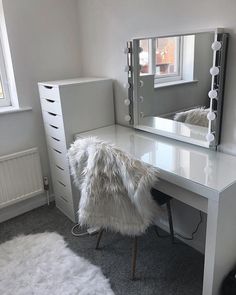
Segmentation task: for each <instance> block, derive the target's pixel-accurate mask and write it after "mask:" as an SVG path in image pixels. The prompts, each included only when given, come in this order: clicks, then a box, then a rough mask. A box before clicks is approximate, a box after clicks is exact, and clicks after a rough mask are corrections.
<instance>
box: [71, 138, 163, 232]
mask: <svg viewBox="0 0 236 295" xmlns="http://www.w3.org/2000/svg"><path fill="white" fill-rule="evenodd" d="M68 158H69V162H70V168H71V174H72V176H73V178H74V182H75V185H76V186H77V187H78V188H79V190H80V194H81V196H80V202H79V211H78V217H79V223H80V224H81V225H88V226H97V227H103V228H105V229H110V230H113V231H116V232H120V233H122V234H127V235H131V236H133V235H140V234H142V233H143V232H144V231H145V230H146V229H147V227H148V226H149V225H150V224H151V223H152V222H153V221H154V219H155V218H156V217H157V215H158V213H159V212H160V211H161V210H160V208H159V206H158V205H157V204H156V202H155V201H154V200H153V199H152V196H151V194H150V189H151V188H152V187H153V186H154V184H155V183H156V181H157V171H156V170H155V169H154V168H153V167H151V166H147V165H146V164H144V163H142V162H140V161H138V160H136V159H134V158H132V157H131V156H130V155H128V154H127V153H124V152H122V151H121V150H119V149H117V148H115V147H114V146H113V145H111V144H108V143H106V142H102V141H99V140H97V139H96V138H86V139H79V140H76V141H75V142H74V144H72V145H71V147H70V149H69V152H68Z"/></svg>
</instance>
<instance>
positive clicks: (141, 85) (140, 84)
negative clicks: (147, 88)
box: [139, 80, 144, 88]
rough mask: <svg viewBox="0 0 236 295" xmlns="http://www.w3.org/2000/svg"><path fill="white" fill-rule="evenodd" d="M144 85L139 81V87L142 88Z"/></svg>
mask: <svg viewBox="0 0 236 295" xmlns="http://www.w3.org/2000/svg"><path fill="white" fill-rule="evenodd" d="M143 85H144V82H143V81H142V80H140V81H139V87H140V88H142V87H143Z"/></svg>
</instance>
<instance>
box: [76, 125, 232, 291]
mask: <svg viewBox="0 0 236 295" xmlns="http://www.w3.org/2000/svg"><path fill="white" fill-rule="evenodd" d="M88 136H96V137H98V138H100V139H102V140H105V141H108V142H110V143H113V144H115V145H116V146H117V147H119V148H120V149H122V150H124V151H126V152H128V153H130V154H131V155H133V156H135V157H136V158H138V159H140V160H141V161H143V162H146V163H148V164H150V165H153V166H154V167H156V168H157V169H158V170H159V172H160V174H159V178H160V179H161V181H160V183H159V186H158V185H157V189H159V190H160V191H163V192H165V193H167V194H169V195H171V196H172V197H173V198H176V199H177V200H180V201H181V202H183V203H186V204H188V205H190V206H192V207H194V208H197V209H199V210H201V211H203V212H205V213H207V235H206V247H205V249H206V250H205V266H204V280H203V293H202V294H203V295H219V294H220V293H219V292H220V285H221V283H222V280H223V278H224V277H225V275H226V274H227V273H228V272H229V271H230V270H231V269H232V267H233V266H234V265H235V262H236V234H235V228H236V213H235V208H236V169H235V167H236V157H233V156H229V155H226V154H223V153H220V152H214V151H210V150H207V149H205V148H201V147H197V146H192V145H189V144H187V143H182V142H178V141H175V140H171V139H168V138H164V137H161V136H157V135H153V134H149V133H146V132H143V131H137V130H134V129H132V128H128V127H122V126H119V125H112V126H108V127H105V128H99V129H95V130H92V131H89V132H85V133H80V134H78V135H77V138H86V137H88Z"/></svg>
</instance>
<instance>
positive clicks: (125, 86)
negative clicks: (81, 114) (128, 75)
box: [123, 83, 131, 89]
mask: <svg viewBox="0 0 236 295" xmlns="http://www.w3.org/2000/svg"><path fill="white" fill-rule="evenodd" d="M123 86H124V88H125V89H129V88H131V84H130V83H124V85H123Z"/></svg>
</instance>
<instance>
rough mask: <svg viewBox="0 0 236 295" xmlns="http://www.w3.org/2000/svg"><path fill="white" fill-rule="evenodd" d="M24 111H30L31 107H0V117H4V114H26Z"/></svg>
mask: <svg viewBox="0 0 236 295" xmlns="http://www.w3.org/2000/svg"><path fill="white" fill-rule="evenodd" d="M26 111H32V108H31V107H22V108H18V107H13V106H10V107H0V115H5V114H11V113H20V112H26Z"/></svg>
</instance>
